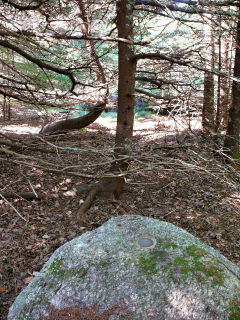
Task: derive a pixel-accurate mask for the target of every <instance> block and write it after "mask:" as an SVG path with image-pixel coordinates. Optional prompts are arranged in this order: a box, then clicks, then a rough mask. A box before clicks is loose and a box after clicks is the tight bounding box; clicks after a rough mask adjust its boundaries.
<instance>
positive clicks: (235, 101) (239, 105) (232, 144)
mask: <svg viewBox="0 0 240 320" xmlns="http://www.w3.org/2000/svg"><path fill="white" fill-rule="evenodd" d="M239 11H240V10H239ZM234 77H236V78H240V18H239V19H238V23H237V35H236V51H235V61H234ZM239 133H240V83H239V82H237V81H235V80H233V84H232V102H231V106H230V109H229V120H228V125H227V132H226V137H225V142H224V147H225V149H226V152H227V153H228V154H229V155H231V156H232V157H234V158H239Z"/></svg>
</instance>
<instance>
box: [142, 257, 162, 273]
mask: <svg viewBox="0 0 240 320" xmlns="http://www.w3.org/2000/svg"><path fill="white" fill-rule="evenodd" d="M137 266H138V268H139V269H140V271H141V272H142V273H144V274H146V275H153V274H156V273H157V272H158V268H157V262H156V259H154V258H153V257H151V256H148V257H144V256H140V257H139V259H138V263H137Z"/></svg>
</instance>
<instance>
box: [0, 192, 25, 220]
mask: <svg viewBox="0 0 240 320" xmlns="http://www.w3.org/2000/svg"><path fill="white" fill-rule="evenodd" d="M0 197H1V198H2V199H3V200H4V201H6V202H7V204H8V205H9V206H10V207H11V208H12V209H13V210H14V211H15V212H16V213H17V215H18V216H19V217H20V218H21V219H23V220H24V221H25V222H27V221H28V220H27V219H25V218H24V217H23V216H22V215H21V213H20V212H19V211H18V210H17V209H16V208H15V207H14V206H13V205H12V204H11V202H9V201H8V200H7V199H6V198H5V197H4V196H3V195H2V194H1V193H0Z"/></svg>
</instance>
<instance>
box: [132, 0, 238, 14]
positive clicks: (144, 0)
mask: <svg viewBox="0 0 240 320" xmlns="http://www.w3.org/2000/svg"><path fill="white" fill-rule="evenodd" d="M173 2H180V1H173ZM173 2H170V1H169V3H168V2H164V3H162V2H161V1H157V0H135V5H144V6H146V7H147V6H152V7H155V8H156V12H155V13H156V14H158V13H159V11H161V10H166V9H168V10H170V11H175V12H182V13H189V14H203V13H207V14H214V15H222V16H235V17H238V16H239V13H238V12H236V11H224V10H219V9H216V10H213V9H208V8H205V7H204V8H203V7H201V6H199V5H196V3H193V1H187V0H186V2H183V0H182V1H181V3H184V4H186V6H184V7H183V6H179V5H177V4H176V3H173ZM227 2H228V1H226V3H227ZM203 3H204V4H202V5H203V6H206V5H208V6H213V5H214V3H215V2H210V1H209V2H208V3H207V1H203ZM216 3H217V2H216ZM234 3H235V4H231V5H233V6H239V3H238V4H237V2H236V1H235V2H234ZM187 5H189V7H188V6H187ZM219 6H220V5H219ZM221 6H229V5H228V4H226V5H225V4H223V2H222V5H221ZM143 10H144V8H143Z"/></svg>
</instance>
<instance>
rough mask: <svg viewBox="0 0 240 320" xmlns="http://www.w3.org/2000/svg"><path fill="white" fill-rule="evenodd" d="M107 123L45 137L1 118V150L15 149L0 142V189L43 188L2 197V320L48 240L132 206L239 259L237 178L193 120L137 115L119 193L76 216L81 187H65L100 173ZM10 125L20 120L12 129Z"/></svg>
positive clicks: (58, 240) (109, 142) (110, 132)
mask: <svg viewBox="0 0 240 320" xmlns="http://www.w3.org/2000/svg"><path fill="white" fill-rule="evenodd" d="M115 123H116V121H115V120H111V121H109V122H108V119H106V118H104V119H99V120H98V121H96V123H94V124H92V125H91V126H90V127H89V128H87V129H83V130H80V131H73V132H69V133H67V134H65V135H58V136H49V137H48V138H44V139H43V138H42V137H38V136H37V135H35V134H34V133H36V132H38V129H39V127H36V124H34V125H35V126H30V125H29V124H24V123H16V124H14V127H11V126H12V125H13V124H10V125H11V126H10V127H8V128H7V126H6V124H5V123H1V124H0V133H3V134H4V136H3V135H0V144H1V148H5V149H7V150H10V151H12V152H13V153H12V154H10V153H6V152H5V151H6V150H5V151H4V149H2V151H1V154H0V167H1V189H0V193H2V194H3V193H5V192H14V193H18V192H23V191H28V192H29V191H31V192H35V193H36V194H41V195H43V199H41V200H39V201H38V200H33V201H30V200H24V199H19V198H18V199H17V198H15V199H7V200H4V199H2V200H0V205H1V213H0V234H1V243H0V247H1V254H0V258H1V261H0V277H1V278H0V280H1V285H0V297H1V300H2V302H1V305H2V306H3V310H1V312H0V319H1V320H5V319H6V314H7V310H8V308H9V306H10V305H11V303H12V302H13V300H14V298H15V297H16V295H17V294H18V293H19V291H20V290H21V289H22V288H23V287H24V286H26V285H27V284H28V283H29V281H30V280H31V278H32V277H33V276H34V274H35V272H37V271H39V270H40V269H41V267H42V265H43V263H44V262H46V261H47V260H48V258H49V257H50V255H51V254H52V253H53V251H54V250H55V249H56V248H58V247H59V246H60V245H62V244H63V243H65V242H66V241H69V240H71V239H72V238H74V237H76V236H79V235H81V234H82V233H84V232H86V231H88V230H92V229H94V228H96V227H98V226H100V225H101V224H103V223H104V222H105V221H106V220H108V219H109V218H111V217H113V216H117V215H124V214H139V215H143V216H149V217H153V218H157V219H161V220H164V221H168V222H171V223H174V224H175V225H177V226H180V227H182V228H184V229H186V230H187V231H189V232H190V233H192V234H193V235H195V236H197V237H199V238H200V239H201V240H203V241H204V242H206V243H208V244H209V245H211V246H213V247H214V248H215V249H217V250H219V251H220V252H221V253H222V254H224V255H225V256H226V257H227V258H228V259H230V260H231V261H233V262H235V263H238V264H239V255H240V254H239V248H240V235H239V228H240V219H239V212H240V210H239V208H240V190H239V176H238V175H237V173H229V172H227V171H226V169H227V166H226V165H225V164H224V163H223V161H222V159H221V158H218V157H216V151H215V150H214V149H216V145H215V144H214V142H213V141H212V140H211V139H209V138H208V137H205V136H203V135H201V133H200V131H199V130H198V129H199V126H196V127H195V128H197V130H196V129H194V128H193V130H192V131H189V130H186V129H184V127H182V126H180V128H181V129H179V128H176V126H175V124H174V122H172V123H171V122H170V120H167V119H166V118H157V117H152V118H150V119H147V120H146V121H145V120H144V121H141V120H137V122H136V125H135V131H134V133H135V137H134V143H133V161H132V163H131V168H130V171H129V175H128V177H127V184H126V188H125V193H124V196H123V198H122V199H121V200H109V201H106V200H100V199H99V200H98V199H97V200H96V201H95V202H94V204H93V206H92V207H91V208H90V210H89V211H88V212H87V213H86V216H85V221H84V223H82V224H79V223H77V222H76V220H75V214H76V211H77V210H78V208H79V205H80V201H81V200H82V199H83V198H84V194H83V195H82V196H76V194H75V193H74V192H73V188H74V187H75V186H76V185H86V184H91V183H93V182H95V181H96V179H94V176H101V175H103V174H105V173H106V172H107V171H108V168H109V167H110V162H111V159H112V155H113V145H114V128H115ZM15 126H16V127H15ZM27 127H28V128H29V129H26V131H25V132H24V129H23V128H27ZM17 128H19V129H21V128H22V129H21V130H20V134H17ZM31 130H33V131H31ZM30 132H31V134H30ZM24 133H25V134H24ZM19 140H21V141H22V142H23V143H24V145H23V146H22V147H21V146H20V144H19V143H17V141H19ZM11 144H12V146H11ZM44 150H45V151H44ZM46 150H48V152H46ZM14 153H15V154H14ZM19 154H22V155H24V156H27V157H19V156H17V155H19ZM51 169H53V170H51ZM60 169H61V170H62V171H60V172H54V170H60ZM67 172H72V173H75V174H79V176H76V175H75V176H74V175H73V174H68V173H67ZM81 175H82V176H81ZM84 175H85V177H84ZM20 215H21V216H22V217H21V216H20ZM23 218H24V219H25V220H24V219H23Z"/></svg>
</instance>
